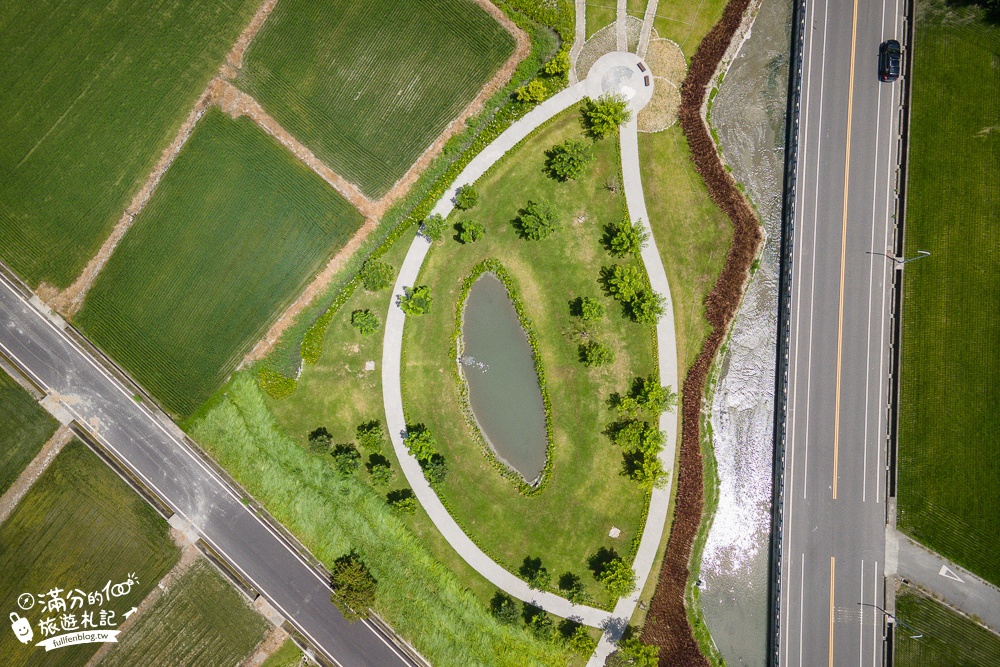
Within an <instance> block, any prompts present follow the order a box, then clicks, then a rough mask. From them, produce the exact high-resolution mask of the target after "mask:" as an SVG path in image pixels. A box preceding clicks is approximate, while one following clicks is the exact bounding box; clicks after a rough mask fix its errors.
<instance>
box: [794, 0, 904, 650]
mask: <svg viewBox="0 0 1000 667" xmlns="http://www.w3.org/2000/svg"><path fill="white" fill-rule="evenodd" d="M903 11H904V4H903V2H902V0H808V2H807V7H806V11H805V34H804V38H803V48H804V50H803V72H802V88H801V106H800V125H799V135H798V142H799V149H798V150H799V153H798V162H797V174H796V177H797V180H796V201H795V215H794V219H793V224H794V226H793V244H792V258H793V259H792V282H791V296H790V301H789V305H790V311H791V316H790V322H789V330H788V331H789V347H788V385H787V392H788V393H787V397H788V402H787V411H786V417H785V425H786V439H785V458H784V493H783V505H782V522H783V528H782V535H781V558H780V592H779V604H780V607H779V613H778V621H779V631H778V643H777V655H776V656H775V657H776V659H777V662H778V664H781V665H803V666H806V667H816V666H818V665H830V666H831V667H832V666H833V665H860V666H862V667H867V666H872V667H874V666H877V665H881V664H882V660H883V614H882V613H881V612H880V611H878V610H877V609H876V608H875V606H878V607H884V602H883V601H884V581H885V579H884V566H885V558H884V552H885V518H886V512H885V498H886V442H887V435H888V426H887V407H888V399H889V385H888V381H889V377H888V374H889V358H888V350H889V342H890V320H889V313H890V302H891V288H892V274H893V271H894V270H895V268H894V264H893V262H892V261H891V260H889V259H888V258H886V257H885V256H884V253H887V252H888V253H889V254H890V255H891V254H892V251H891V250H887V248H888V247H889V246H892V245H893V244H894V238H895V236H894V235H895V229H894V222H895V206H896V192H895V191H896V171H897V170H896V165H897V159H898V132H899V127H898V123H899V110H900V90H901V86H900V84H899V83H880V82H879V81H878V78H877V61H878V47H879V44H880V43H881V42H882V41H884V40H885V39H889V38H896V39H899V40H900V41H901V42H902V41H903V37H902V32H903V30H902V15H903ZM872 605H874V606H872Z"/></svg>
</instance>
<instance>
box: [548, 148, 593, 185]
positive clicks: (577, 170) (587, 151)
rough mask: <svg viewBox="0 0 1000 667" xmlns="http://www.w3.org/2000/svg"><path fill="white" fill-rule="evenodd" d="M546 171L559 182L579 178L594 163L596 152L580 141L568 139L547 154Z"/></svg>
mask: <svg viewBox="0 0 1000 667" xmlns="http://www.w3.org/2000/svg"><path fill="white" fill-rule="evenodd" d="M545 155H546V158H547V159H546V161H545V171H546V173H547V174H548V175H549V176H550V177H552V178H554V179H556V180H557V181H563V182H565V181H568V180H570V179H575V178H579V177H580V176H581V175H582V174H583V172H584V171H586V169H587V167H588V166H589V165H590V164H591V163H592V162H593V161H594V151H592V150H591V148H590V146H588V145H587V144H586V143H584V142H582V141H580V140H579V139H567V140H566V141H564V142H563V143H561V144H556V145H555V146H553V147H552V148H550V149H549V150H548V151H546V153H545Z"/></svg>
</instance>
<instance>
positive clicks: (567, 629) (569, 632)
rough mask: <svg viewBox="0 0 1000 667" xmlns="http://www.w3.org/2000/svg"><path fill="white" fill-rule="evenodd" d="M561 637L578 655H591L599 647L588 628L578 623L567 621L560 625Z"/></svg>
mask: <svg viewBox="0 0 1000 667" xmlns="http://www.w3.org/2000/svg"><path fill="white" fill-rule="evenodd" d="M559 635H560V636H561V637H562V640H563V641H564V642H566V646H568V647H569V648H570V650H572V651H573V652H574V653H576V654H578V655H590V654H591V653H593V652H594V648H596V646H597V642H596V641H595V640H594V638H593V637H591V636H590V633H589V632H587V628H586V626H583V625H581V624H580V623H577V622H576V621H571V620H569V619H566V620H564V621H563V622H562V623H560V624H559Z"/></svg>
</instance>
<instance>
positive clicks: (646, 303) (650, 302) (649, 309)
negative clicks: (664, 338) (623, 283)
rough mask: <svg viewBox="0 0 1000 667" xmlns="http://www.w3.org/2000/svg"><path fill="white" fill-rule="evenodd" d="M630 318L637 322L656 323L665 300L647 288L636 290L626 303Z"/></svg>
mask: <svg viewBox="0 0 1000 667" xmlns="http://www.w3.org/2000/svg"><path fill="white" fill-rule="evenodd" d="M626 305H627V309H628V312H629V315H630V316H631V318H632V320H633V321H635V322H638V323H639V324H652V325H654V326H655V325H656V323H657V322H659V320H660V318H661V317H663V313H664V311H665V309H666V300H665V299H664V298H663V296H662V295H660V294H657V293H656V292H654V291H653V290H651V289H649V288H644V289H641V290H639V291H638V292H636V294H635V296H634V297H632V299H631V300H630V301H629V302H628V303H627V304H626Z"/></svg>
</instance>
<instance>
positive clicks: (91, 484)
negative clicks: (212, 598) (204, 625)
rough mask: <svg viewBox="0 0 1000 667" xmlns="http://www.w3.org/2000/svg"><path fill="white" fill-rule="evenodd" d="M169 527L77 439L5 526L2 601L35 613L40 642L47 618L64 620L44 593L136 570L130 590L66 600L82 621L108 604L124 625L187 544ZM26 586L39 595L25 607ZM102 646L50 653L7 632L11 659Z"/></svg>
mask: <svg viewBox="0 0 1000 667" xmlns="http://www.w3.org/2000/svg"><path fill="white" fill-rule="evenodd" d="M167 530H168V529H167V522H166V521H164V520H163V519H162V518H161V517H160V516H159V515H158V514H156V512H155V511H154V510H153V509H152V508H151V507H150V506H149V505H148V504H146V501H144V500H143V499H142V498H140V497H139V496H138V495H137V494H136V493H135V492H133V491H132V489H130V488H129V487H128V485H127V484H125V482H123V481H122V480H121V479H120V478H119V477H118V476H117V475H115V473H113V472H112V471H111V469H110V468H108V467H107V466H106V465H105V464H104V463H103V462H102V461H101V460H100V459H99V458H97V456H96V455H95V454H94V453H93V452H91V451H90V450H89V449H87V448H86V446H85V445H83V444H82V443H80V442H79V441H77V440H73V441H72V442H70V443H69V444H68V445H66V447H65V448H64V449H63V450H62V451H61V452H60V453H59V455H58V456H57V457H56V458H55V460H54V461H53V462H52V463H51V465H49V467H48V468H47V469H46V471H45V472H44V473H43V474H42V476H41V477H39V479H38V481H37V482H36V483H35V485H34V486H33V487H32V488H31V490H30V491H29V492H28V494H27V495H26V496H25V497H24V498H23V499H22V500H21V502H20V503H19V504H18V506H17V507H16V508H15V509H14V511H13V512H12V513H11V515H10V517H9V518H8V519H7V521H5V522H4V524H3V525H2V526H0V571H2V572H3V573H4V576H3V582H2V583H0V604H2V605H3V609H4V610H6V611H8V612H9V611H17V612H18V613H20V614H21V615H22V616H23V617H25V618H27V619H28V620H29V621H30V623H31V625H32V626H33V631H34V635H35V639H34V642H38V641H41V640H42V639H44V636H43V635H42V633H41V630H40V627H39V623H40V622H41V621H42V620H43V619H46V618H53V617H54V618H55V619H56V623H57V627H58V626H59V624H60V619H59V616H60V613H55V612H53V613H49V612H44V611H43V610H42V606H41V600H40V598H41V597H42V594H43V593H47V592H49V591H51V590H53V589H55V588H58V589H62V592H61V593H59V594H58V595H60V596H61V597H63V598H64V599H65V598H67V597H68V596H69V594H70V591H73V590H74V589H79V590H82V591H84V592H87V593H89V592H92V591H99V590H101V589H102V588H103V587H104V585H105V584H106V583H107V582H108V581H109V580H110V582H111V583H112V584H115V583H118V582H122V581H125V580H126V578H127V577H128V576H129V575H130V574H132V573H134V574H135V578H136V579H138V583H137V585H136V586H134V587H132V588H131V590H130V591H129V592H128V594H126V595H125V596H121V597H117V598H112V599H111V600H110V601H107V602H105V603H104V604H103V605H85V606H84V607H82V608H81V607H77V608H76V609H75V610H73V609H71V607H72V606H73V605H72V604H71V602H70V601H69V600H66V602H65V609H66V611H72V612H73V614H74V615H75V616H76V620H77V622H78V623H80V622H82V618H81V614H82V612H83V611H90V612H92V614H93V617H94V619H95V620H96V619H98V618H99V612H100V610H107V611H109V612H113V616H112V617H111V619H110V620H111V621H112V622H114V624H115V625H118V624H120V623H121V621H122V620H123V614H124V612H126V611H128V610H129V609H130V608H131V607H133V606H136V605H138V604H139V602H141V601H142V599H143V598H144V597H146V594H147V593H149V591H150V590H152V589H153V587H154V586H156V583H157V582H158V581H159V580H160V579H161V578H162V577H163V575H164V574H166V573H167V571H168V570H170V568H171V567H172V566H173V564H174V563H175V562H176V561H177V558H178V555H179V551H178V549H177V547H176V546H174V544H173V542H171V541H170V538H169V537H168V535H167ZM22 593H31V594H33V595H34V596H35V598H36V600H38V603H37V604H35V605H34V606H33V607H30V608H29V609H28V610H23V607H19V606H18V597H19V596H20V595H21V594H22ZM46 599H48V598H46ZM84 602H85V603H86V602H87V600H86V598H85V599H84ZM62 613H65V612H62ZM63 632H64V630H62V629H60V630H59V631H58V633H57V634H62V633H63ZM98 646H99V645H98V644H82V645H79V646H69V647H63V648H60V649H59V650H57V651H54V652H52V653H48V652H46V651H45V650H44V649H41V648H36V647H35V646H34V643H32V644H28V645H22V644H21V643H19V642H18V641H17V639H16V638H15V636H14V634H13V633H12V632H4V633H2V636H0V655H2V656H3V657H4V664H5V665H8V666H10V667H20V666H22V665H46V666H60V665H66V666H67V667H68V666H70V665H73V666H75V665H81V664H84V663H85V662H86V661H87V659H88V657H89V656H91V655H93V653H94V652H95V651H96V650H97V648H98Z"/></svg>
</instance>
